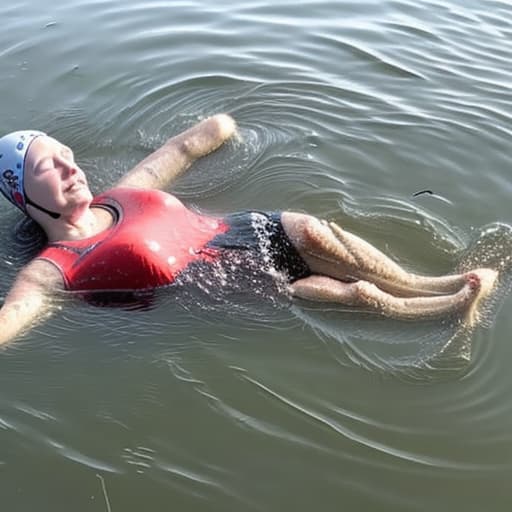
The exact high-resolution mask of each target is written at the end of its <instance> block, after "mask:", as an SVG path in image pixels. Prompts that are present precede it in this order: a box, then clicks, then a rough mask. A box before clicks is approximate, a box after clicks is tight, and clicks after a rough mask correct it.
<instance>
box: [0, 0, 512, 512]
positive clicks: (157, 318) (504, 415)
mask: <svg viewBox="0 0 512 512" xmlns="http://www.w3.org/2000/svg"><path fill="white" fill-rule="evenodd" d="M0 16H1V17H2V23H3V28H4V30H3V31H2V32H1V33H0V56H1V59H2V60H1V62H2V76H1V77H0V91H1V92H2V98H3V102H2V119H1V121H0V123H1V125H2V130H3V131H10V130H14V129H19V128H25V127H28V126H33V127H35V128H39V129H42V130H45V131H48V132H49V133H51V134H52V135H54V136H56V137H57V138H60V139H62V140H63V141H64V142H66V143H67V144H70V145H71V146H72V147H73V149H74V150H75V153H76V156H77V160H78V161H79V163H80V164H82V167H83V168H84V169H85V170H86V171H87V173H88V177H89V181H90V183H91V184H92V187H93V189H94V190H95V191H97V192H98V191H100V190H102V189H105V188H107V187H109V186H110V185H111V184H112V183H114V182H115V180H116V179H117V178H118V177H119V176H121V175H122V174H123V173H124V172H125V171H126V170H128V169H129V168H130V167H131V166H132V165H133V164H134V163H135V162H137V161H139V160H140V159H141V158H143V157H144V156H145V155H146V154H147V153H148V152H150V151H151V150H153V149H155V148H157V147H158V146H159V145H160V144H162V143H163V142H164V141H165V140H166V138H167V137H169V136H171V135H173V134H175V133H177V132H179V131H181V130H183V129H185V128H187V127H189V126H190V125H192V124H193V123H195V122H196V121H197V120H199V119H201V118H204V117H205V116H207V115H210V114H212V113H214V112H218V111H228V112H231V113H232V114H233V115H234V116H235V117H236V119H237V121H238V123H239V126H240V135H241V136H240V139H239V140H237V141H233V142H230V143H229V144H227V145H226V147H224V148H222V149H221V150H220V151H219V152H217V153H215V154H212V155H210V156H209V157H207V158H205V159H204V160H202V161H200V162H197V164H196V165H194V168H193V171H191V172H190V173H189V174H188V175H186V176H184V177H183V178H182V179H180V181H179V183H177V187H176V193H177V194H178V195H179V196H180V198H182V199H183V200H184V201H186V202H187V203H188V204H190V205H191V206H192V207H194V208H198V209H200V210H202V211H205V212H207V213H215V214H225V213H228V212H234V211H239V210H244V209H247V208H250V209H258V210H276V209H292V210H298V211H306V212H309V213H312V214H314V215H317V216H318V217H323V218H327V219H329V220H333V221H335V222H337V223H339V224H340V225H342V226H344V227H346V228H347V229H349V230H350V231H352V232H355V233H357V234H359V235H361V236H363V237H364V238H367V239H368V240H370V241H371V242H372V243H374V244H375V245H377V246H378V247H379V248H381V249H383V250H384V251H385V252H386V253H388V254H390V255H391V256H393V258H394V259H396V260H397V261H399V262H400V263H401V264H402V265H404V266H406V267H407V268H409V269H411V270H415V271H417V272H421V273H426V274H432V275H435V274H443V273H447V272H453V271H455V270H457V268H458V269H462V270H465V269H467V268H470V267H473V266H484V265H490V266H491V267H493V268H499V269H500V271H501V273H500V275H501V280H500V284H499V288H498V289H497V291H496V292H495V294H494V295H493V297H494V299H493V300H491V301H490V302H488V303H487V304H486V305H485V308H484V309H483V310H482V311H483V319H484V320H485V321H483V322H482V325H479V326H478V327H477V328H476V329H475V330H474V331H473V332H470V333H469V332H467V331H465V332H463V335H462V336H460V335H459V334H460V329H459V328H460V325H459V324H457V323H456V322H450V321H447V322H445V323H437V324H433V323H432V322H430V323H429V322H425V323H416V324H410V323H406V322H402V323H401V322H391V321H388V320H385V319H382V318H379V317H372V316H369V315H354V314H353V313H352V312H348V311H337V310H334V309H332V310H331V309H329V310H328V309H326V308H318V307H313V306H312V305H309V304H294V305H292V307H291V308H290V307H289V303H288V302H287V301H286V300H283V301H281V300H274V301H272V300H268V299H269V298H272V297H274V295H272V294H270V297H267V298H265V300H263V299H262V297H261V296H258V295H250V294H249V295H248V294H245V293H236V294H233V295H231V296H229V295H228V296H226V295H222V294H219V295H218V297H217V298H218V299H219V300H214V301H211V300H209V299H211V297H209V296H208V294H205V293H204V290H203V291H201V290H200V289H199V291H198V292H197V294H194V293H190V294H189V295H187V294H175V295H173V294H168V295H166V296H164V297H161V298H160V300H159V301H158V303H157V304H155V305H154V307H152V308H149V309H147V310H144V311H132V310H126V309H116V308H96V307H93V306H91V305H89V304H84V303H82V302H80V301H75V300H71V301H70V300H69V297H67V296H65V297H63V298H62V300H61V301H60V302H59V304H58V311H57V312H56V314H55V315H54V316H53V317H52V318H50V319H49V320H48V321H47V322H46V323H45V324H43V325H41V326H38V327H37V328H36V329H35V330H33V331H32V332H30V333H28V334H27V335H26V336H25V337H24V338H23V339H21V340H20V341H19V342H18V343H17V344H15V345H14V346H13V347H12V348H10V349H9V350H7V351H3V352H2V353H1V354H0V390H1V391H0V468H2V469H4V470H5V471H3V475H2V478H1V479H0V491H1V494H2V502H3V506H4V508H6V509H9V510H41V509H42V510H59V511H60V510H97V509H98V510H99V509H105V505H106V503H105V493H106V494H107V495H108V498H109V503H110V505H111V508H112V510H126V511H130V510H141V509H147V508H148V504H149V503H150V504H151V505H149V507H150V508H151V509H155V510H157V509H168V508H169V507H172V508H173V509H177V510H183V511H187V510H198V509H205V510H223V511H225V510H258V511H260V510H265V511H271V510H285V509H286V510H287V509H290V510H311V509H314V508H319V507H320V508H321V509H322V510H339V509H340V507H341V508H345V509H350V510H376V511H387V510H390V511H391V510H392V511H397V510H407V511H411V510H436V511H438V510H453V509H454V508H455V509H464V510H469V511H472V510H474V511H480V510H483V509H485V508H491V509H492V510H495V511H500V510H503V511H505V510H508V509H509V506H510V490H509V480H510V478H509V476H510V471H511V459H510V450H509V446H510V444H511V434H510V432H512V407H511V406H510V400H509V395H510V387H511V385H512V382H511V378H510V372H509V363H508V362H509V361H510V360H511V358H512V348H511V344H510V343H509V332H510V329H511V328H512V326H511V325H509V324H510V318H509V315H507V311H508V309H509V308H510V298H509V295H508V291H509V285H510V278H509V268H510V262H509V258H510V245H511V236H510V228H509V225H510V224H511V223H512V218H511V215H510V195H511V193H512V186H511V182H510V168H511V164H512V157H511V155H510V135H511V133H512V128H511V120H512V111H511V108H510V90H509V89H510V88H509V84H510V66H509V63H510V61H511V57H512V43H511V41H512V8H511V6H510V4H509V3H508V2H504V1H500V0H492V1H485V2H484V1H482V0H474V1H471V2H466V1H462V0H442V1H435V2H434V1H430V0H421V1H420V2H411V1H407V0H392V1H389V2H377V1H374V0H364V1H362V2H348V1H341V2H333V1H331V2H329V1H301V2H298V3H297V2H294V3H290V2H288V1H285V0H281V1H278V2H274V3H272V4H269V3H268V2H243V3H240V2H234V1H232V0H222V1H221V2H220V3H219V2H217V3H216V4H215V5H206V4H205V3H204V2H197V1H190V2H178V3H172V5H171V4H169V3H166V2H152V3H143V2H137V1H136V0H129V1H128V2H127V1H123V2H121V1H119V0H114V1H111V2H91V1H90V0H80V1H75V0H73V1H71V2H57V3H54V4H52V5H51V6H50V5H46V4H43V3H38V2H35V1H34V0H23V1H22V2H21V3H19V2H18V3H13V4H9V5H7V4H6V5H2V6H0ZM425 189H428V190H431V191H432V194H423V195H420V196H414V193H415V192H418V191H421V190H425ZM439 198H442V199H443V200H440V199H439ZM0 217H1V218H2V223H0V237H1V239H2V240H3V241H4V243H3V244H0V261H2V262H3V263H4V265H3V270H2V271H1V272H0V295H2V296H3V295H4V294H5V291H6V290H7V289H8V287H9V285H10V283H11V282H12V279H13V278H14V274H15V270H17V269H18V268H19V267H20V266H21V264H22V262H23V258H24V257H25V255H24V253H23V252H22V250H21V246H20V245H19V241H16V240H15V239H14V238H13V235H12V232H11V230H12V226H14V225H15V224H16V223H17V222H18V220H19V215H18V213H17V212H15V211H12V209H10V208H9V207H8V205H6V204H0ZM481 226H484V227H481ZM217 291H218V290H217ZM0 328H1V326H0ZM469 350H470V351H471V353H470V354H469ZM461 356H464V357H469V356H470V358H469V360H467V359H464V357H462V358H461ZM97 475H100V476H101V477H103V478H104V480H103V481H101V480H100V479H99V478H98V477H97ZM102 483H103V484H104V487H102ZM433 489H434V490H435V492H434V491H433Z"/></svg>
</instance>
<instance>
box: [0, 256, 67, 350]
mask: <svg viewBox="0 0 512 512" xmlns="http://www.w3.org/2000/svg"><path fill="white" fill-rule="evenodd" d="M62 288H63V282H62V277H61V275H60V273H59V271H58V270H57V269H56V268H55V267H53V266H52V265H51V264H50V263H48V262H46V261H43V260H38V259H35V260H34V261H32V262H31V263H29V264H28V265H27V266H26V267H25V268H24V269H23V270H22V271H21V272H20V273H19V274H18V276H17V278H16V280H15V282H14V284H13V286H12V288H11V289H10V290H9V293H8V294H7V296H6V297H5V301H4V304H3V305H2V308H1V309H0V347H2V346H5V345H6V344H7V343H9V342H10V341H13V340H14V339H15V338H16V337H17V336H18V335H19V334H21V333H22V332H23V331H25V330H26V329H27V328H29V327H32V326H33V325H34V324H35V323H36V322H37V321H38V320H40V319H42V318H43V317H44V316H45V315H46V314H47V313H49V312H50V305H51V299H52V296H54V294H55V292H56V291H58V290H59V289H62Z"/></svg>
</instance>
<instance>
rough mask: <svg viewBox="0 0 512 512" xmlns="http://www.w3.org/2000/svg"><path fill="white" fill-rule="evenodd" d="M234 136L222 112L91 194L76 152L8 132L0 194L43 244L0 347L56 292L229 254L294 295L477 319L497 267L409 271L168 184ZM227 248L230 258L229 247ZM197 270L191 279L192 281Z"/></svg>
mask: <svg viewBox="0 0 512 512" xmlns="http://www.w3.org/2000/svg"><path fill="white" fill-rule="evenodd" d="M235 133H236V125H235V122H234V121H233V119H232V118H231V117H229V116H228V115H225V114H221V115H216V116H214V117H211V118H209V119H206V120H204V121H202V122H200V123H199V124H197V125H196V126H194V127H192V128H191V129H189V130H187V131H185V132H184V133H182V134H180V135H178V136H176V137H173V138H171V139H169V140H168V141H167V143H165V144H164V145H163V146H162V147H161V148H160V149H158V150H157V151H155V152H154V153H152V154H151V155H149V156H148V157H147V158H145V159H144V160H143V161H142V162H140V163H139V164H138V165H137V166H135V168H133V169H132V170H131V171H130V172H128V173H127V174H126V175H125V176H124V177H123V178H121V180H120V181H119V182H118V183H116V184H115V186H114V187H113V188H111V189H110V190H107V191H106V192H103V193H102V194H100V195H98V196H96V197H94V198H93V196H92V194H91V191H90V190H89V187H88V185H87V180H86V177H85V175H84V173H83V172H82V170H81V169H80V168H79V167H78V166H77V164H76V163H75V161H74V156H73V152H72V151H71V149H70V148H68V147H67V146H65V145H63V144H61V143H60V142H58V141H57V140H55V139H53V138H52V137H50V136H48V135H46V134H44V133H42V132H38V131H21V132H13V133H10V134H8V135H6V136H4V137H2V138H1V139H0V191H1V192H2V193H3V195H4V196H5V197H6V198H7V199H8V200H9V201H11V202H12V203H13V204H14V205H16V206H17V207H18V208H20V209H21V210H22V211H23V212H24V213H25V214H27V215H28V216H30V217H31V218H32V219H33V220H34V221H35V222H37V223H38V224H39V226H41V228H42V229H43V230H44V232H45V233H46V236H47V244H46V246H45V247H44V248H43V249H42V251H41V252H40V253H39V254H38V255H37V256H36V257H35V258H34V259H33V260H32V261H31V262H30V263H29V264H27V265H26V266H25V267H24V268H23V269H22V270H21V271H20V273H19V274H18V276H17V278H16V280H15V282H14V284H13V285H12V288H11V289H10V291H9V292H8V294H7V296H6V297H5V301H4V304H3V306H2V308H1V309H0V326H1V329H0V345H1V344H5V343H7V342H9V341H11V340H13V339H14V338H15V337H16V336H18V335H19V334H20V333H21V332H22V331H23V330H25V329H26V328H28V327H30V326H31V325H33V324H34V322H35V321H36V320H37V319H39V318H41V317H42V316H43V315H44V314H46V313H47V312H48V311H49V310H50V306H51V302H52V301H51V299H52V297H55V296H56V295H57V292H58V291H59V290H69V291H77V292H80V293H81V294H84V295H87V294H88V293H91V294H96V293H100V292H101V293H103V292H116V293H119V292H120V293H124V292H126V293H145V292H149V291H150V290H154V289H157V288H160V287H164V286H168V285H170V284H173V283H175V282H177V280H179V279H180V278H181V276H183V275H185V274H186V275H187V276H188V281H190V280H196V284H197V285H200V284H201V283H200V279H201V275H203V273H202V272H197V273H196V274H194V273H191V272H190V269H192V268H205V266H208V265H215V264H217V263H218V262H219V261H221V260H222V259H223V258H224V261H228V262H229V266H230V268H231V269H233V268H235V270H236V271H237V272H240V273H243V272H244V270H245V269H246V268H249V266H250V268H251V272H254V268H258V270H259V271H260V272H262V273H265V274H267V275H270V276H273V278H274V279H276V280H277V279H279V280H281V282H283V280H284V282H285V283H286V287H285V289H286V291H287V292H288V293H289V294H290V295H291V296H292V297H299V298H302V299H307V300H312V301H322V302H331V303H338V304H343V305H346V306H350V307H354V308H358V309H363V310H365V311H371V312H376V313H380V314H383V315H386V316H389V317H393V318H399V319H411V320H414V319H424V318H436V317H444V316H447V315H453V314H457V315H460V316H461V317H463V318H464V319H465V321H467V322H468V323H469V324H473V323H474V322H476V320H477V319H478V310H477V306H478V304H479V302H480V301H481V299H482V298H484V297H485V296H487V295H488V294H489V292H490V291H491V290H492V288H493V286H494V283H495V281H496V278H497V272H496V271H494V270H491V269H485V268H483V269H476V270H472V271H470V272H466V273H463V274H458V275H446V276H441V277H427V276H421V275H416V274H412V273H409V272H407V271H406V270H404V269H403V268H401V267H400V266H399V265H398V264H397V263H395V262H393V261H392V260H391V259H389V258H388V257H387V256H385V255H384V254H383V253H382V252H380V251H379V250H378V249H376V248H375V247H373V246H372V245H370V244H369V243H367V242H365V241H364V240H362V239H360V238H358V237H357V236H355V235H353V234H351V233H349V232H347V231H345V230H344V229H342V228H341V227H340V226H338V225H337V224H334V223H332V222H326V221H321V220H318V219H316V218H314V217H312V216H310V215H306V214H302V213H293V212H279V213H265V212H242V213H238V214H232V215H227V216H225V217H223V218H214V217H210V216H205V215H201V214H198V213H196V212H194V211H192V210H190V209H187V207H186V206H184V205H183V204H182V203H181V201H179V200H178V199H177V198H176V197H174V196H172V195H170V194H168V193H166V192H163V191H162V189H166V188H167V187H168V186H169V185H171V184H172V183H173V182H174V181H175V180H176V178H177V177H178V176H179V175H181V174H182V173H183V172H184V171H186V170H187V169H188V168H189V167H190V165H191V164H192V163H193V162H194V161H195V160H196V159H198V158H200V157H202V156H204V155H207V154H208V153H210V152H212V151H214V150H215V149H217V148H218V147H219V146H221V145H222V144H223V143H224V142H225V141H227V140H228V139H230V138H231V137H233V136H234V134H235ZM226 254H229V258H227V260H226V258H225V255H226ZM190 276H193V279H190Z"/></svg>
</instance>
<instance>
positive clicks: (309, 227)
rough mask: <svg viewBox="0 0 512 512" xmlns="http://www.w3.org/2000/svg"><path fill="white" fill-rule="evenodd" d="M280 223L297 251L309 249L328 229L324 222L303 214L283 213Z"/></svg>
mask: <svg viewBox="0 0 512 512" xmlns="http://www.w3.org/2000/svg"><path fill="white" fill-rule="evenodd" d="M281 222H282V224H283V228H284V230H285V233H286V235H287V236H288V238H289V239H290V240H291V241H292V243H293V244H294V245H295V246H296V247H297V248H298V249H304V248H308V247H310V246H311V244H312V243H314V242H315V240H316V239H317V238H318V237H319V235H321V233H322V232H323V231H324V230H326V229H328V228H327V227H326V225H325V223H324V222H322V221H321V220H319V219H317V218H316V217H313V216H312V215H307V214H304V213H294V212H283V214H282V216H281Z"/></svg>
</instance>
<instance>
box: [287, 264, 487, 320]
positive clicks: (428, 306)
mask: <svg viewBox="0 0 512 512" xmlns="http://www.w3.org/2000/svg"><path fill="white" fill-rule="evenodd" d="M481 277H484V279H481ZM465 281H466V282H465V285H464V286H463V287H462V288H461V289H460V290H459V291H457V292H455V293H453V294H449V295H441V296H437V297H411V298H404V297H395V296H393V295H391V294H389V293H386V292H383V291H382V290H380V289H379V288H377V287H376V286H375V285H374V284H372V283H369V282H367V281H356V282H353V283H345V282H342V281H338V280H336V279H333V278H331V277H325V276H317V275H313V276H310V277H306V278H304V279H299V280H298V281H295V282H294V283H292V284H291V285H290V291H291V293H292V294H293V295H294V296H296V297H300V298H303V299H307V300H313V301H321V302H332V303H337V304H343V305H345V306H351V307H356V308H361V309H363V310H365V311H369V312H374V313H379V314H382V315H384V316H388V317H391V318H396V319H401V320H425V319H435V318H440V317H446V316H448V315H456V314H461V313H465V314H466V317H467V321H468V323H469V324H470V325H473V324H474V323H475V322H476V321H477V320H478V312H477V308H476V305H477V297H478V295H479V293H480V291H481V288H482V282H484V281H485V276H483V275H482V276H480V275H477V274H476V273H470V274H468V275H467V276H466V278H465Z"/></svg>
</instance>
